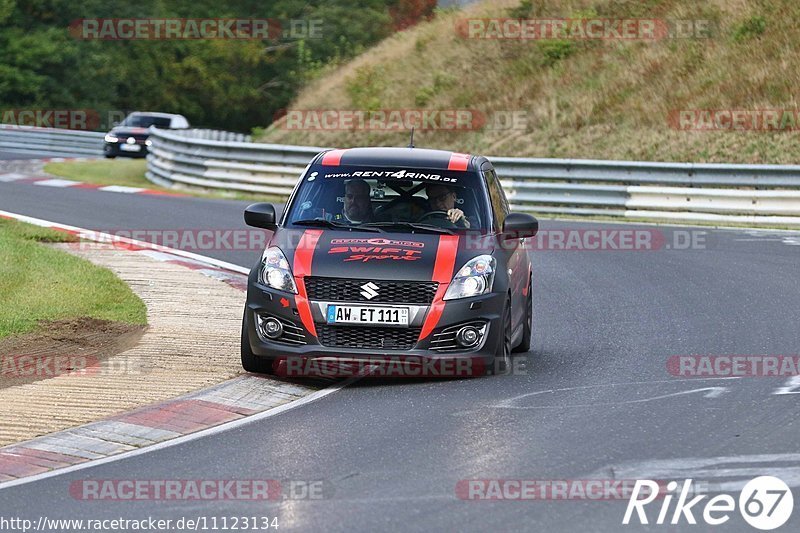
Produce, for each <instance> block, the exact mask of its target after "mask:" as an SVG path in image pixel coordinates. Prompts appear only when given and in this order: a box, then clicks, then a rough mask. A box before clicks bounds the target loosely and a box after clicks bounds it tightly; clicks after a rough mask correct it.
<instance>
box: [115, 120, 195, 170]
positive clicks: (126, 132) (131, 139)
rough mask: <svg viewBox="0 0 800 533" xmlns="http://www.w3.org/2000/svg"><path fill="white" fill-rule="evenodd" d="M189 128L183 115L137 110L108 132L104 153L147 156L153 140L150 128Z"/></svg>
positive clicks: (118, 155)
mask: <svg viewBox="0 0 800 533" xmlns="http://www.w3.org/2000/svg"><path fill="white" fill-rule="evenodd" d="M151 127H156V128H161V129H172V130H175V129H187V128H188V127H189V121H188V120H186V117H184V116H183V115H176V114H173V113H155V112H142V111H135V112H133V113H131V114H129V115H128V116H127V117H125V120H123V121H122V122H121V123H120V124H117V125H116V126H114V128H113V129H112V130H111V131H109V132H108V133H106V136H105V138H104V139H103V155H104V156H105V157H107V158H112V159H113V158H115V157H120V156H121V157H146V156H147V154H148V152H149V149H150V146H151V144H152V143H151V141H150V139H149V137H150V128H151Z"/></svg>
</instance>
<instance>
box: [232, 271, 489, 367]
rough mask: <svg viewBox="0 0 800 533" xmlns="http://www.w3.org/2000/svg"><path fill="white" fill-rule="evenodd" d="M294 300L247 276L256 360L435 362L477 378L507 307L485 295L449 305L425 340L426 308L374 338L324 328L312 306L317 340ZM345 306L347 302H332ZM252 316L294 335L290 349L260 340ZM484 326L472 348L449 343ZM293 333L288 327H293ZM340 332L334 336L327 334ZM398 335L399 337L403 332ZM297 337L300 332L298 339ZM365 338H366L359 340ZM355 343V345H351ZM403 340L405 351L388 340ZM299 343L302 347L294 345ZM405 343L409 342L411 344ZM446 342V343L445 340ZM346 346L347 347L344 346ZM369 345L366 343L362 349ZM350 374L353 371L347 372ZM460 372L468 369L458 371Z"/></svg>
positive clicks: (320, 306)
mask: <svg viewBox="0 0 800 533" xmlns="http://www.w3.org/2000/svg"><path fill="white" fill-rule="evenodd" d="M296 296H297V295H294V294H287V293H284V292H281V291H276V290H274V289H271V288H269V287H266V286H264V285H262V284H261V283H260V282H258V280H257V277H256V276H255V275H254V274H253V273H251V275H250V281H249V283H248V290H247V304H246V307H245V314H244V321H245V324H244V325H245V328H246V329H247V333H248V338H249V344H250V350H251V352H252V353H253V355H255V356H259V357H264V358H270V359H272V360H273V361H275V360H278V361H280V360H285V361H288V363H287V364H288V365H289V366H291V365H292V364H297V361H304V360H309V359H321V360H325V361H342V362H343V361H349V362H352V361H356V362H362V363H363V362H372V363H375V362H376V361H378V362H379V361H405V362H411V363H412V364H415V363H419V364H427V363H429V362H430V361H435V362H437V364H441V365H447V364H448V363H449V362H453V361H456V362H458V361H467V362H468V367H469V368H470V369H471V370H472V371H473V372H472V373H481V372H480V371H479V367H483V368H485V367H487V366H488V365H491V364H492V363H493V362H494V355H495V353H496V352H497V349H498V347H499V346H500V343H501V342H502V338H501V337H502V332H503V328H502V324H501V321H502V313H503V309H504V305H505V295H504V294H497V293H489V294H485V295H482V296H476V297H472V298H465V299H461V300H449V301H446V302H445V305H444V309H443V311H442V313H441V315H440V317H439V320H438V321H437V322H436V325H435V328H434V329H433V331H432V332H431V333H430V334H428V335H426V336H425V337H424V338H422V339H419V337H418V335H419V333H420V330H421V329H422V327H421V326H422V325H423V324H424V322H425V319H426V318H427V315H428V313H429V311H430V307H429V306H413V305H409V307H411V308H412V309H411V312H410V313H409V314H410V325H409V328H392V329H394V330H395V331H387V330H388V328H383V327H378V328H377V329H373V331H372V332H368V331H364V330H367V329H369V328H375V326H366V325H364V326H334V325H330V326H329V325H327V323H326V321H325V308H326V302H318V301H313V300H312V301H310V302H309V306H310V309H311V313H312V316H313V322H314V327H315V329H316V333H317V335H313V334H312V332H311V331H309V328H307V327H305V326H304V324H303V321H302V319H301V313H300V311H299V309H298V302H297V298H296ZM335 303H337V304H338V303H345V302H335ZM350 303H352V304H355V305H365V303H364V302H350ZM369 305H389V306H391V305H402V306H406V305H407V304H401V303H397V304H369ZM256 315H261V316H262V317H267V316H269V317H274V318H277V319H278V320H279V321H281V322H282V323H284V325H285V326H287V328H288V329H290V331H292V332H293V335H292V336H291V337H290V339H291V341H292V342H291V343H287V342H285V341H281V340H278V341H272V340H269V339H268V338H265V336H264V335H263V334H259V331H258V326H257V321H256ZM467 324H470V325H473V324H474V325H476V326H480V325H482V326H484V328H483V335H482V338H481V340H480V342H479V343H478V344H477V345H476V346H474V347H472V348H462V347H460V346H458V345H457V344H456V343H454V342H450V339H451V338H452V337H453V336H454V334H453V331H454V330H457V329H458V327H459V326H461V325H467ZM290 325H291V326H294V327H291V326H290ZM348 328H356V329H358V330H360V331H358V332H356V333H354V334H353V335H352V336H347V335H344V336H342V335H338V334H337V333H341V332H343V331H344V330H348ZM332 329H339V331H338V332H333V334H332V332H331V330H332ZM401 330H402V331H401ZM295 332H301V333H302V335H301V336H298V335H297V334H295ZM364 333H366V334H367V335H366V336H364V335H362V334H364ZM383 333H387V334H386V335H385V337H386V338H387V339H390V340H389V341H388V342H389V344H388V346H390V347H387V346H384V347H383V348H381V347H380V346H368V347H366V346H363V344H365V343H362V346H359V345H358V344H359V342H361V340H362V339H372V342H374V338H375V335H370V334H378V335H382V334H383ZM351 338H352V339H357V340H356V341H355V342H353V343H349V342H347V341H348V340H349V339H351ZM392 338H398V339H403V342H404V345H402V346H400V345H394V346H393V345H392V344H391V339H392ZM297 339H300V341H301V342H297ZM408 339H413V340H411V341H409V340H408ZM443 339H444V340H443ZM343 341H345V342H343ZM366 344H368V342H367V343H366ZM351 368H352V367H351ZM459 368H461V369H462V371H463V369H464V368H466V367H465V366H460V367H459Z"/></svg>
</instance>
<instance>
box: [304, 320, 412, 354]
mask: <svg viewBox="0 0 800 533" xmlns="http://www.w3.org/2000/svg"><path fill="white" fill-rule="evenodd" d="M421 330H422V328H365V327H362V326H320V325H317V335H318V336H319V343H320V344H322V345H323V346H332V347H342V348H378V349H384V350H410V349H411V348H413V347H414V345H415V344H416V343H417V339H418V338H419V333H420V331H421Z"/></svg>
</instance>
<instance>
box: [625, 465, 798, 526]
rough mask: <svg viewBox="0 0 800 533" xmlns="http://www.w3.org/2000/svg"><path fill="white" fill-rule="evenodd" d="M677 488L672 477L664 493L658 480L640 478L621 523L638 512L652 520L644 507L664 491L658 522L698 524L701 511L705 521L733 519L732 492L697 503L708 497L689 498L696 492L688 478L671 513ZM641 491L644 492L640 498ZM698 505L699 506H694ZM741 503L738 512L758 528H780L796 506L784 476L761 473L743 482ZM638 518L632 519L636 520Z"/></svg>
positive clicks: (642, 519) (643, 521) (640, 519)
mask: <svg viewBox="0 0 800 533" xmlns="http://www.w3.org/2000/svg"><path fill="white" fill-rule="evenodd" d="M662 488H663V486H662ZM677 489H678V483H677V482H676V481H670V482H669V483H668V484H667V491H666V494H664V492H663V490H662V491H661V492H659V483H658V482H656V481H651V480H649V479H646V480H637V481H636V485H634V487H633V493H632V494H631V497H630V499H629V500H628V507H627V509H625V517H624V518H623V519H622V523H623V524H625V525H628V524H630V523H631V519H632V518H634V512H635V517H636V519H638V522H639V523H640V524H649V523H650V522H648V516H647V513H646V512H645V507H646V506H647V505H648V504H650V503H652V502H653V501H654V500H656V498H658V497H659V496H662V495H663V499H662V502H661V508H660V510H659V512H658V517H657V518H656V520H655V524H657V525H664V524H672V525H676V524H680V523H682V522H683V521H684V520H685V523H688V524H697V519H696V517H695V513H698V514H701V513H702V519H703V521H705V523H706V524H708V525H710V526H718V525H722V524H724V523H726V522H727V521H728V520H730V518H731V514H732V513H733V512H734V511H735V510H736V504H737V500H736V499H734V497H733V496H731V495H729V494H718V495H716V496H714V497H713V498H711V499H709V500H708V501H706V502H705V505H704V506H701V505H698V504H700V502H702V501H703V500H704V499H705V498H707V497H708V495H707V494H700V495H698V496H694V497H693V498H692V499H691V500H690V499H689V497H690V495H691V494H692V492H693V490H692V480H691V479H687V480H685V481H684V483H683V486H682V487H681V489H680V493H678V494H677V502H676V504H675V507H674V509H672V513H671V517H670V516H669V515H670V507H671V506H672V501H673V497H674V496H675V495H676V494H675V492H676V491H677ZM642 494H644V495H645V496H644V497H643V498H640V495H642ZM695 506H697V507H696V508H695ZM738 506H739V513H740V514H741V515H742V518H744V520H745V521H746V522H747V523H748V524H750V525H751V526H753V527H754V528H756V529H761V530H763V531H767V530H771V529H775V528H778V527H780V526H782V525H783V524H785V523H786V522H787V521H788V520H789V518H790V517H791V516H792V510H793V509H794V497H793V496H792V491H791V490H790V489H789V486H788V485H787V484H786V483H784V482H783V480H781V479H779V478H777V477H773V476H760V477H757V478H755V479H751V480H750V481H748V482H747V484H746V485H745V486H744V488H743V489H742V492H740V493H739V498H738ZM654 507H656V506H654ZM701 509H702V511H701ZM636 519H634V521H633V523H634V524H635V523H636ZM650 519H652V516H650Z"/></svg>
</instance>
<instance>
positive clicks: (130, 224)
mask: <svg viewBox="0 0 800 533" xmlns="http://www.w3.org/2000/svg"><path fill="white" fill-rule="evenodd" d="M245 205H246V202H238V201H227V200H205V199H196V198H174V197H154V196H144V195H124V194H115V193H107V192H98V191H92V190H70V189H58V190H56V189H52V188H49V187H39V186H34V185H31V184H26V183H0V209H2V210H6V211H11V212H15V213H21V214H25V215H29V216H33V217H37V218H42V219H46V220H50V221H54V222H60V223H64V224H70V225H75V226H80V227H85V228H90V229H102V230H115V229H183V230H186V229H192V230H194V229H230V230H235V229H240V230H241V229H244V228H245V226H244V223H243V221H242V213H243V209H244V207H245ZM541 227H542V229H543V230H548V231H554V230H615V229H631V228H638V229H639V230H642V231H655V232H660V233H661V234H663V235H664V236H665V239H666V241H665V245H664V246H661V247H660V248H659V249H657V250H640V251H628V250H625V251H620V250H604V251H588V250H587V251H573V250H570V251H566V250H541V251H533V252H531V254H532V260H533V262H534V293H533V294H534V341H533V349H532V351H531V352H529V353H526V354H523V355H521V356H519V357H518V363H517V364H518V372H517V373H516V374H514V375H509V376H495V377H488V378H482V379H470V380H457V381H431V380H428V381H413V382H412V381H408V380H401V381H384V380H372V381H361V382H359V383H357V384H355V385H353V386H350V387H346V388H344V389H343V390H341V391H339V392H337V393H335V394H332V395H330V396H327V397H325V398H323V399H321V400H319V401H316V402H314V403H311V404H308V405H305V406H302V407H300V408H298V409H294V410H290V411H288V412H286V413H284V414H281V415H279V416H275V417H272V418H268V419H266V420H262V421H258V422H254V423H251V424H248V425H246V426H243V427H240V428H238V429H235V430H230V431H225V432H221V433H218V434H216V435H213V436H209V437H205V438H201V439H198V440H195V441H192V442H189V443H185V444H181V445H177V446H174V447H170V448H166V449H163V450H158V451H154V452H151V453H145V454H142V455H139V456H137V457H133V458H129V459H125V460H120V461H117V462H112V463H109V464H105V465H101V466H97V467H93V468H88V469H85V470H81V471H79V472H74V473H70V474H65V475H61V476H56V477H52V478H48V479H43V480H41V481H36V482H32V483H29V484H25V485H21V486H18V487H12V488H9V489H4V490H2V491H0V515H3V516H20V517H27V518H30V519H32V520H34V523H35V522H36V520H38V518H39V517H40V516H46V517H48V518H92V519H102V518H119V517H123V518H131V519H143V518H147V517H148V516H152V517H155V518H161V519H168V518H170V519H179V518H181V517H193V518H196V517H198V516H205V517H212V516H216V517H233V516H257V517H262V516H266V517H275V516H277V517H278V520H279V524H280V531H284V530H303V531H308V530H320V531H353V530H355V531H380V530H384V529H387V528H391V529H392V530H400V531H404V530H407V531H429V530H443V531H465V530H469V531H479V530H500V531H532V530H543V531H579V530H585V531H618V530H626V529H629V530H632V531H636V530H644V529H646V528H645V527H643V526H641V525H639V524H638V523H637V524H636V525H631V526H622V525H621V524H622V518H623V514H624V512H625V507H626V501H624V500H623V501H578V500H570V501H470V500H464V499H461V498H459V497H458V495H457V493H456V486H457V484H458V483H459V481H460V480H474V479H505V480H509V479H513V480H522V479H527V480H606V479H644V478H649V479H662V480H663V479H675V480H678V481H680V482H682V481H683V480H684V479H685V478H694V479H696V480H702V481H704V482H707V483H709V484H710V485H712V486H713V485H714V484H724V483H726V482H734V481H737V480H743V479H750V478H753V477H756V476H757V475H766V474H775V475H779V476H780V477H781V478H782V479H783V480H784V481H785V482H787V483H789V484H790V486H792V487H793V491H794V495H795V501H796V502H800V500H798V496H800V493H799V492H798V487H800V453H798V452H799V450H798V442H800V425H798V421H797V420H798V419H797V415H796V413H797V411H796V409H797V405H798V401H799V400H800V396H798V395H794V394H785V393H787V392H791V391H792V390H793V389H791V387H789V386H787V378H778V377H756V378H738V379H737V378H733V379H719V378H718V379H705V378H680V377H675V376H674V375H672V374H671V373H670V372H669V371H668V366H667V363H668V361H669V358H670V357H671V356H679V355H691V354H695V355H731V354H744V355H751V354H760V355H767V354H768V355H776V354H787V355H788V354H795V355H796V354H798V353H799V352H800V326H798V309H800V268H799V265H800V234H797V233H782V232H769V231H761V232H754V231H752V230H746V229H742V230H715V229H710V228H677V227H676V228H668V227H660V228H655V227H652V226H630V225H627V226H626V225H609V224H599V223H598V224H589V223H584V222H577V221H570V222H565V221H552V220H545V221H542V225H541ZM692 232H695V233H692ZM686 234H692V235H695V236H701V238H702V243H703V244H701V245H698V246H696V247H695V249H688V250H687V249H676V246H675V243H676V242H677V241H676V239H678V238H679V237H676V235H680V236H685V235H686ZM681 238H682V237H681ZM192 251H196V250H192ZM197 253H202V254H204V255H209V256H212V257H215V258H218V259H222V260H225V261H229V262H232V263H236V264H238V265H242V266H246V267H250V266H252V264H253V263H254V262H255V261H256V260H257V257H258V255H259V252H258V251H254V250H229V249H216V250H208V251H202V250H201V251H197ZM42 283H47V280H42ZM231 356H232V357H238V354H231ZM796 391H797V392H798V393H800V384H798V386H797V387H796ZM778 392H783V393H784V394H776V393H778ZM4 408H13V406H4ZM81 479H95V480H96V479H116V480H119V479H196V480H200V479H277V480H305V481H322V482H323V485H324V487H325V497H324V498H323V499H319V500H309V499H287V500H283V501H275V502H269V503H264V502H258V503H253V502H246V501H225V500H223V501H213V502H192V501H157V502H153V501H142V502H95V501H81V500H77V499H74V498H73V497H71V496H70V492H69V487H70V483H71V482H72V481H74V480H81ZM736 494H738V493H736ZM654 505H656V504H654ZM648 509H649V512H650V514H649V516H650V517H651V521H652V520H654V519H655V516H656V514H657V507H654V508H653V509H650V508H648ZM701 513H702V511H700V512H699V513H698V512H697V511H695V517H696V518H697V519H698V521H699V522H700V523H701V524H702V517H701V516H698V515H699V514H701ZM795 513H797V511H795ZM671 514H672V513H670V516H671ZM796 521H797V517H795V518H794V519H793V520H790V522H789V524H787V525H786V526H784V528H782V529H781V530H789V529H791V528H792V524H793V523H795V524H796ZM795 527H796V526H795ZM650 528H651V529H652V530H656V531H657V530H665V531H666V530H669V531H674V530H676V527H675V526H669V525H664V526H653V525H651V526H650ZM677 530H686V531H702V530H707V529H706V528H705V527H704V526H703V525H700V526H691V525H687V523H686V521H685V520H684V521H682V522H681V523H680V526H679V527H678V528H677ZM714 530H719V531H753V530H752V528H751V527H750V526H749V525H748V524H747V523H745V522H744V520H743V519H742V517H741V516H740V515H738V514H737V513H734V514H732V516H731V520H730V521H729V522H728V523H727V524H725V525H723V526H718V527H716V528H714Z"/></svg>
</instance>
